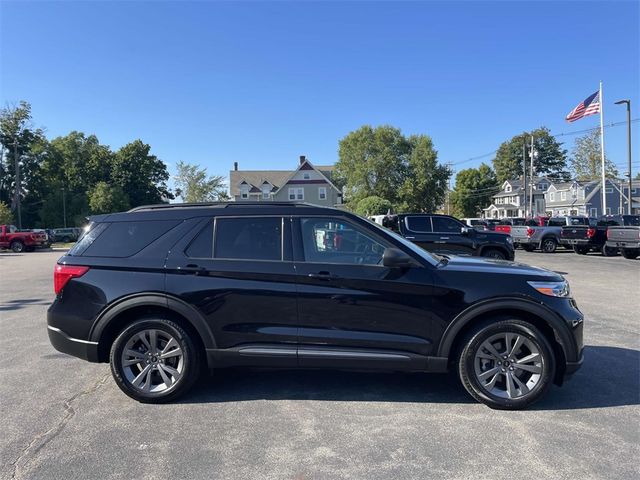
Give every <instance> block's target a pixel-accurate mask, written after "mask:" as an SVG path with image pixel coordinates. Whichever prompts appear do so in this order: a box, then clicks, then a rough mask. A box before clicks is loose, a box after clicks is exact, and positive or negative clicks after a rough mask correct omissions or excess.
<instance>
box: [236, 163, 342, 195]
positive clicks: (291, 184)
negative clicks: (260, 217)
mask: <svg viewBox="0 0 640 480" xmlns="http://www.w3.org/2000/svg"><path fill="white" fill-rule="evenodd" d="M332 173H333V165H330V166H314V165H313V164H312V163H311V162H310V161H309V160H308V159H307V158H306V157H304V156H300V161H299V163H298V168H296V169H295V170H238V164H237V163H235V164H234V169H233V170H231V171H230V172H229V193H230V195H231V198H232V200H235V201H238V200H239V201H256V202H271V201H279V202H286V201H291V202H307V203H313V204H315V205H322V206H329V207H333V206H335V205H340V204H342V192H341V191H340V190H339V189H338V187H336V186H335V185H334V184H333V182H332V181H331V176H332Z"/></svg>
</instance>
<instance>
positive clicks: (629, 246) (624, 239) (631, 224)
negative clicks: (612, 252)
mask: <svg viewBox="0 0 640 480" xmlns="http://www.w3.org/2000/svg"><path fill="white" fill-rule="evenodd" d="M622 216H623V217H627V220H626V225H625V226H613V227H609V228H608V229H607V242H606V244H605V245H606V246H607V247H609V248H618V249H619V250H620V253H621V254H622V256H623V257H624V258H629V259H634V258H637V257H638V256H639V255H640V215H622Z"/></svg>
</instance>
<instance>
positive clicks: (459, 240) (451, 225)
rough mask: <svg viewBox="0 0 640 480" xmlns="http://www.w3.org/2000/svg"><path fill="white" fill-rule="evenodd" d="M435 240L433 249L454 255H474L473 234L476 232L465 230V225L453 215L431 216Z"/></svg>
mask: <svg viewBox="0 0 640 480" xmlns="http://www.w3.org/2000/svg"><path fill="white" fill-rule="evenodd" d="M431 224H432V226H433V235H434V236H435V237H436V238H437V240H434V248H433V251H435V252H436V253H445V254H453V255H462V254H466V255H472V254H473V252H474V247H475V245H474V241H473V234H474V233H475V232H469V231H467V232H463V229H465V225H464V224H462V223H461V222H458V221H457V220H455V219H453V218H451V217H444V216H443V217H440V216H437V215H434V216H433V217H431Z"/></svg>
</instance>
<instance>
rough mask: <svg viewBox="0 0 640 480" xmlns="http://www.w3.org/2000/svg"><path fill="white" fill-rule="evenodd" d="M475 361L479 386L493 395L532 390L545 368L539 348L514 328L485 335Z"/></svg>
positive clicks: (518, 394)
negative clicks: (514, 331)
mask: <svg viewBox="0 0 640 480" xmlns="http://www.w3.org/2000/svg"><path fill="white" fill-rule="evenodd" d="M473 363H474V371H475V375H476V379H477V380H478V383H479V384H480V386H481V387H482V388H483V389H484V390H485V391H486V392H487V393H489V394H491V395H493V396H496V397H500V398H506V399H510V400H511V399H517V398H522V397H525V396H527V395H529V394H531V393H532V392H533V391H534V390H535V389H536V388H537V387H538V386H539V385H540V383H541V379H542V376H543V371H544V368H545V364H544V358H543V356H542V355H541V353H540V348H539V347H538V346H537V345H536V344H535V343H534V342H533V341H532V340H530V339H529V338H527V337H526V336H524V335H522V334H518V333H513V332H504V333H498V334H495V335H492V336H491V337H489V338H488V339H486V340H485V341H484V342H483V343H482V344H481V345H480V347H479V348H478V350H477V351H476V354H475V358H474V362H473Z"/></svg>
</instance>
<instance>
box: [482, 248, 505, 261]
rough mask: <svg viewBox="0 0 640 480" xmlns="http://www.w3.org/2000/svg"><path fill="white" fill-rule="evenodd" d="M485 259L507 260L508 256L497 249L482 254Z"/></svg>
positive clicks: (490, 249) (489, 249)
mask: <svg viewBox="0 0 640 480" xmlns="http://www.w3.org/2000/svg"><path fill="white" fill-rule="evenodd" d="M482 256H483V257H487V258H495V259H497V260H505V259H506V258H507V256H506V255H505V254H504V253H502V252H501V251H500V250H498V249H497V248H488V249H487V250H484V251H483V252H482Z"/></svg>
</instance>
